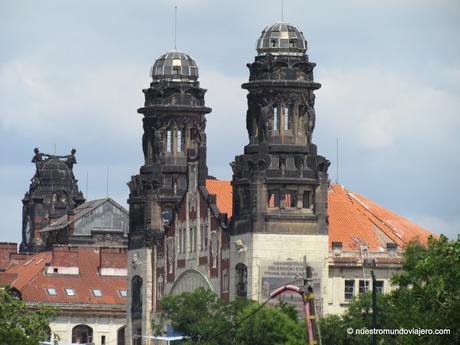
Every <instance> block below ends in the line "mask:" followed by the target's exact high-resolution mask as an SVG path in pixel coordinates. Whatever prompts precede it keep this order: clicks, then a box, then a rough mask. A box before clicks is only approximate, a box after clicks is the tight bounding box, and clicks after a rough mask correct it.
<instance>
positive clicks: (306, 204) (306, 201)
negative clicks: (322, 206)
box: [302, 191, 310, 208]
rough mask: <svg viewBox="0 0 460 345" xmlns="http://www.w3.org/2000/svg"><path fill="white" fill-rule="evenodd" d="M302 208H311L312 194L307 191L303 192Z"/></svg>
mask: <svg viewBox="0 0 460 345" xmlns="http://www.w3.org/2000/svg"><path fill="white" fill-rule="evenodd" d="M302 204H303V205H302V207H303V208H310V192H309V191H305V192H303V198H302Z"/></svg>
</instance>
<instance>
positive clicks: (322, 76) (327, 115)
mask: <svg viewBox="0 0 460 345" xmlns="http://www.w3.org/2000/svg"><path fill="white" fill-rule="evenodd" d="M176 4H177V6H178V17H177V18H178V20H177V49H178V50H181V51H184V52H186V53H188V54H190V55H191V56H192V57H194V59H195V60H196V61H197V64H198V67H199V73H200V83H201V86H202V87H203V88H205V89H208V92H207V94H206V104H207V105H208V106H210V107H211V108H212V109H213V111H212V113H211V114H209V115H208V122H207V139H208V141H207V147H208V168H209V173H210V174H211V175H213V176H216V177H217V178H221V179H231V168H230V166H229V163H230V162H231V161H233V159H234V157H235V155H237V154H241V153H242V152H243V147H244V145H246V144H247V133H246V128H245V116H246V91H244V90H242V89H241V84H242V83H244V82H245V81H247V80H248V76H249V74H248V69H247V67H246V64H247V63H250V62H252V61H253V60H254V56H255V55H256V51H255V45H256V41H257V38H258V37H259V35H260V33H261V31H262V30H263V28H264V27H265V26H267V25H269V24H272V23H274V22H276V21H280V20H281V0H265V1H264V0H251V1H248V0H245V1H243V0H220V1H212V0H177V1H176V0H174V1H173V0H149V1H141V0H132V1H121V0H119V1H117V0H105V1H104V0H97V1H81V0H79V1H76V0H75V1H72V0H66V1H58V0H41V1H33V0H31V1H24V0H2V1H0V157H1V161H0V214H1V217H0V241H10V242H11V241H14V242H20V241H21V227H22V224H21V222H22V220H21V207H22V203H21V199H22V198H23V196H24V193H25V192H26V191H27V190H28V187H29V183H30V179H31V178H32V176H33V174H34V172H35V167H34V165H33V164H32V163H31V159H32V156H33V148H34V147H39V148H40V150H41V151H42V152H45V153H54V152H56V153H57V154H60V155H64V154H68V153H69V152H70V150H71V149H72V148H76V149H77V153H76V158H77V162H78V164H77V165H75V166H74V173H75V175H76V177H77V178H78V180H79V187H80V189H81V190H82V191H83V193H84V194H85V197H86V198H87V199H96V198H102V197H105V196H106V193H107V184H106V180H107V171H108V181H109V183H108V194H109V196H111V197H112V198H114V199H115V200H116V201H118V202H119V203H120V204H122V205H126V199H127V198H128V187H127V185H126V183H127V181H129V179H130V176H131V175H134V174H136V173H137V172H138V170H139V167H140V166H141V165H142V161H143V157H142V149H141V136H142V117H141V115H139V114H138V113H137V109H138V108H140V107H141V106H142V105H143V93H142V89H143V88H147V87H148V85H149V83H150V77H149V71H150V68H151V66H152V65H153V63H154V61H155V59H156V58H157V57H158V56H160V55H161V54H162V53H164V52H166V51H169V50H171V49H172V48H173V47H174V6H175V5H176ZM284 19H285V21H287V22H290V23H292V24H294V25H296V26H298V27H299V28H300V29H301V30H302V31H303V32H304V35H305V38H306V40H307V41H308V54H309V58H310V60H311V61H314V62H316V63H317V66H316V68H315V71H314V76H315V80H316V81H317V82H319V83H321V84H322V88H321V89H320V90H318V91H317V92H316V116H317V123H316V128H315V133H314V137H313V140H314V142H315V143H316V144H317V145H318V151H319V153H320V154H322V155H324V156H326V157H327V158H328V159H329V160H330V161H331V163H332V164H331V166H330V169H329V172H330V178H331V180H332V181H333V182H336V181H337V179H338V182H339V183H340V184H342V185H344V186H345V187H346V188H347V189H349V190H352V191H354V192H356V193H359V194H361V195H364V196H366V197H368V198H370V199H372V200H374V201H375V202H377V203H379V204H380V205H382V206H384V207H386V208H388V209H390V210H392V211H394V212H396V213H398V214H400V215H403V216H405V217H407V218H409V219H410V220H412V221H414V222H415V223H417V224H419V225H421V226H423V227H425V228H427V229H429V230H431V231H433V232H435V233H437V234H440V233H443V234H446V235H448V236H449V237H450V238H456V237H457V235H458V234H459V233H460V187H459V184H457V183H458V182H457V177H458V175H459V173H458V172H459V170H460V152H459V148H460V135H459V133H460V44H459V34H460V20H459V19H460V2H459V1H458V0H405V1H400V0H374V1H368V0H348V1H343V0H323V1H306V0H285V1H284ZM337 138H338V143H339V145H338V148H339V149H338V155H337ZM337 156H338V161H337ZM337 162H338V164H337ZM337 172H338V174H337Z"/></svg>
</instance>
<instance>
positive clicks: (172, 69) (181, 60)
mask: <svg viewBox="0 0 460 345" xmlns="http://www.w3.org/2000/svg"><path fill="white" fill-rule="evenodd" d="M150 75H151V77H152V79H153V80H154V81H159V80H169V81H189V82H193V81H196V80H197V79H198V67H197V65H196V62H195V60H193V59H192V58H191V57H190V55H187V54H185V53H182V52H179V51H176V50H172V51H170V52H167V53H165V54H163V55H161V56H160V57H159V58H158V59H157V60H156V61H155V63H154V64H153V67H152V70H151V72H150Z"/></svg>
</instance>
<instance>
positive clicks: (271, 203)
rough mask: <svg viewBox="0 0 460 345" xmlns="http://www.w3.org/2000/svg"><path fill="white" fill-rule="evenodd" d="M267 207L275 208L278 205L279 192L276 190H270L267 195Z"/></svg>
mask: <svg viewBox="0 0 460 345" xmlns="http://www.w3.org/2000/svg"><path fill="white" fill-rule="evenodd" d="M268 207H269V208H275V207H280V193H279V192H278V191H272V192H270V194H269V197H268Z"/></svg>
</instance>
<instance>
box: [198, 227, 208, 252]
mask: <svg viewBox="0 0 460 345" xmlns="http://www.w3.org/2000/svg"><path fill="white" fill-rule="evenodd" d="M200 237H201V247H200V250H202V251H203V250H207V249H208V226H207V225H202V226H201V236H200Z"/></svg>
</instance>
